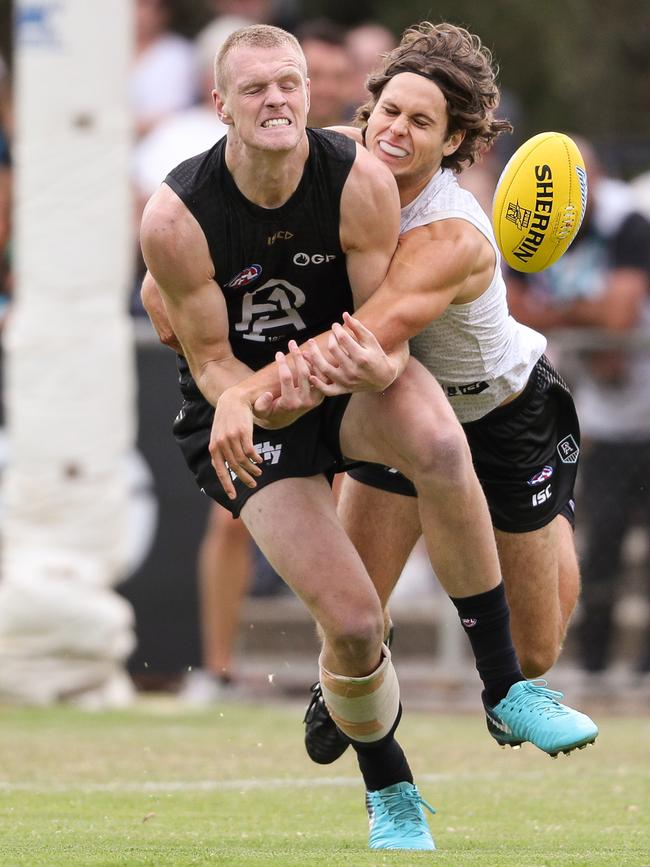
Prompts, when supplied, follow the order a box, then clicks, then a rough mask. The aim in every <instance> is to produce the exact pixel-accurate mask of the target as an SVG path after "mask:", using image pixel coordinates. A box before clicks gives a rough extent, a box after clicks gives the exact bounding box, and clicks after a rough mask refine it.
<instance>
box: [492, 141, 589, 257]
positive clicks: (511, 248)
mask: <svg viewBox="0 0 650 867" xmlns="http://www.w3.org/2000/svg"><path fill="white" fill-rule="evenodd" d="M586 204H587V172H586V171H585V164H584V160H583V159H582V156H581V154H580V151H579V150H578V147H577V145H576V144H575V142H574V141H573V140H572V139H570V138H569V136H568V135H564V133H560V132H542V133H540V134H539V135H536V136H533V138H531V139H528V141H527V142H524V144H523V145H521V147H520V148H518V150H516V151H515V153H514V154H513V155H512V157H511V158H510V160H509V161H508V163H507V165H506V167H505V168H504V170H503V171H502V172H501V177H500V178H499V183H498V184H497V187H496V191H495V193H494V202H493V205H492V223H493V226H494V234H495V236H496V240H497V244H498V245H499V249H500V250H501V253H502V255H503V258H504V259H505V260H506V262H507V263H508V265H510V267H511V268H514V269H515V270H516V271H525V272H528V273H533V272H535V271H542V270H543V269H544V268H548V266H549V265H552V264H553V262H557V260H558V259H559V258H560V256H561V255H562V254H563V253H564V252H566V250H567V248H568V247H569V245H570V243H571V241H573V239H574V238H575V236H576V235H577V233H578V229H579V228H580V223H581V222H582V218H583V216H584V213H585V206H586Z"/></svg>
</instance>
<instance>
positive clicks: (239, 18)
mask: <svg viewBox="0 0 650 867" xmlns="http://www.w3.org/2000/svg"><path fill="white" fill-rule="evenodd" d="M207 5H208V6H209V8H210V10H211V12H212V15H213V18H212V20H211V21H209V22H208V24H206V25H205V27H204V28H203V29H202V30H201V31H200V32H199V34H198V36H197V37H196V45H197V48H198V52H199V55H200V56H202V57H204V56H205V55H206V53H208V52H210V51H212V52H213V54H212V56H213V59H214V55H215V54H216V49H218V48H219V46H220V45H221V44H222V42H223V41H224V40H225V39H226V37H228V36H230V34H231V33H232V32H233V31H235V30H239V28H240V27H247V26H248V25H249V24H275V23H276V22H275V20H274V14H273V13H274V6H275V4H274V2H273V0H209V2H208V4H207ZM215 46H216V48H215Z"/></svg>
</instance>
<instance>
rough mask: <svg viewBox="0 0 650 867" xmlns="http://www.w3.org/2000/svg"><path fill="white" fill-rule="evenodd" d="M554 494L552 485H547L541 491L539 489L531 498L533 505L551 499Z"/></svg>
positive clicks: (538, 504)
mask: <svg viewBox="0 0 650 867" xmlns="http://www.w3.org/2000/svg"><path fill="white" fill-rule="evenodd" d="M551 496H552V492H551V486H550V485H547V486H546V487H545V488H543V489H542V490H541V491H538V492H537V493H536V494H533V498H532V500H531V502H532V504H533V507H535V506H541V505H542V503H545V502H546V501H547V500H550V499H551Z"/></svg>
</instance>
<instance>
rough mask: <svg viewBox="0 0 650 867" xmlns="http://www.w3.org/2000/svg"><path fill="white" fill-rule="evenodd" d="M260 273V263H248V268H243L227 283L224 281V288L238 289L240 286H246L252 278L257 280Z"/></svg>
mask: <svg viewBox="0 0 650 867" xmlns="http://www.w3.org/2000/svg"><path fill="white" fill-rule="evenodd" d="M261 273H262V266H261V265H249V266H248V268H244V270H243V271H240V272H239V274H236V275H235V276H234V277H233V278H232V280H231V281H230V282H229V283H226V288H227V289H238V288H239V287H240V286H247V285H248V284H249V283H252V282H253V280H257V278H258V277H259V276H260V274H261Z"/></svg>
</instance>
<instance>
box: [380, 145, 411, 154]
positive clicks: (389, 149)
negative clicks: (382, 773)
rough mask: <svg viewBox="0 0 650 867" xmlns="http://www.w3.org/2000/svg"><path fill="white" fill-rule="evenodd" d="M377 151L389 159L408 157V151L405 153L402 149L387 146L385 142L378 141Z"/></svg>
mask: <svg viewBox="0 0 650 867" xmlns="http://www.w3.org/2000/svg"><path fill="white" fill-rule="evenodd" d="M379 149H380V150H382V151H383V152H384V153H385V154H388V155H389V156H391V157H405V156H408V151H405V150H404V148H398V147H395V145H392V144H388V142H387V141H380V142H379Z"/></svg>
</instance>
